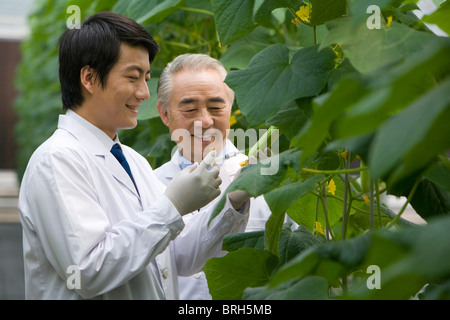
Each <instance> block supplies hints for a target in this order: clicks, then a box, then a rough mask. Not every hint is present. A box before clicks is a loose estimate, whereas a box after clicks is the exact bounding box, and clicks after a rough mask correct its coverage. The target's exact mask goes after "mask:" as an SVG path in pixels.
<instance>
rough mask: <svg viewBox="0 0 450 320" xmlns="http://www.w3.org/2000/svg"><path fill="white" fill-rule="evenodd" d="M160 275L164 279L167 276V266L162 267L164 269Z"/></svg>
mask: <svg viewBox="0 0 450 320" xmlns="http://www.w3.org/2000/svg"><path fill="white" fill-rule="evenodd" d="M162 276H163V278H164V279H167V277H168V276H169V270H167V268H164V270H163V271H162Z"/></svg>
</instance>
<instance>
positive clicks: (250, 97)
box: [225, 44, 336, 125]
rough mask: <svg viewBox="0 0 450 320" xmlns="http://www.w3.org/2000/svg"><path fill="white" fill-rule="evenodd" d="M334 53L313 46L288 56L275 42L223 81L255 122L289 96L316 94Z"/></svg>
mask: <svg viewBox="0 0 450 320" xmlns="http://www.w3.org/2000/svg"><path fill="white" fill-rule="evenodd" d="M335 57H336V56H335V54H334V53H333V51H332V50H331V49H329V48H326V49H323V50H321V51H318V47H317V46H314V47H308V48H304V49H300V50H299V51H297V52H296V53H295V54H294V56H293V57H292V59H291V58H290V53H289V49H288V48H287V47H286V46H284V45H281V44H275V45H272V46H270V47H268V48H267V49H265V50H263V51H261V52H260V53H258V54H257V55H256V56H255V57H253V59H252V60H251V61H250V65H249V67H248V68H247V69H245V70H238V71H231V72H230V73H229V74H228V76H227V78H226V80H225V81H226V83H227V84H228V85H229V86H230V87H231V88H232V89H233V90H234V91H235V93H236V99H237V102H238V104H239V108H240V109H241V111H242V113H243V114H244V115H245V116H246V118H247V120H248V121H249V123H250V124H253V125H256V124H259V123H261V122H262V121H264V120H266V119H268V118H269V117H270V116H272V115H274V114H275V113H276V112H277V111H278V110H279V109H280V108H281V107H283V106H284V105H286V104H288V103H290V102H291V101H292V100H295V99H297V98H302V97H310V96H316V95H317V94H319V93H320V91H321V90H322V89H323V88H324V86H325V84H326V83H327V80H328V77H329V75H330V72H331V70H332V69H333V67H334V58H335Z"/></svg>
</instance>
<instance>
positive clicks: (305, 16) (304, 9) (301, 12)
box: [291, 5, 311, 25]
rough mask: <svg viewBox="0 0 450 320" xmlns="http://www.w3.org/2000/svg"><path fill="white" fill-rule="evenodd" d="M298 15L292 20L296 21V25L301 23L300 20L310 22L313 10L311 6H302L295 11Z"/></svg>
mask: <svg viewBox="0 0 450 320" xmlns="http://www.w3.org/2000/svg"><path fill="white" fill-rule="evenodd" d="M295 15H296V17H295V19H292V20H291V22H292V23H295V24H296V25H299V24H300V21H299V19H300V20H302V21H304V22H307V23H309V18H310V15H311V10H310V9H309V6H307V5H306V6H301V7H300V8H299V9H298V11H297V12H296V13H295Z"/></svg>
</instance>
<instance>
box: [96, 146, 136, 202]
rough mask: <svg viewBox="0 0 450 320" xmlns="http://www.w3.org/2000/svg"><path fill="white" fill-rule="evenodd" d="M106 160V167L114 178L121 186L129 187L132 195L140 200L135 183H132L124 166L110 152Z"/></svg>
mask: <svg viewBox="0 0 450 320" xmlns="http://www.w3.org/2000/svg"><path fill="white" fill-rule="evenodd" d="M104 158H105V166H106V168H108V170H109V171H110V172H111V174H112V175H113V176H114V178H115V179H116V180H117V181H119V182H120V183H121V184H123V185H124V186H125V187H127V188H128V189H129V190H130V191H131V192H132V193H134V194H135V195H136V197H138V198H139V194H138V193H137V190H136V188H135V186H134V184H133V181H131V178H130V176H129V175H128V173H127V172H126V171H125V169H124V168H123V167H122V165H121V164H120V163H119V161H117V159H116V158H115V157H114V155H113V154H112V153H111V152H110V153H109V154H106V155H105V156H104ZM135 179H136V178H135ZM136 183H137V182H136Z"/></svg>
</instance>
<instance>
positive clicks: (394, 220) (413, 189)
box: [386, 179, 420, 228]
mask: <svg viewBox="0 0 450 320" xmlns="http://www.w3.org/2000/svg"><path fill="white" fill-rule="evenodd" d="M419 183H420V179H417V181H416V183H414V186H413V187H412V189H411V191H410V192H409V195H408V198H407V199H406V202H405V204H404V205H403V207H402V208H401V209H400V212H399V213H398V214H397V215H396V216H395V218H394V219H392V220H391V221H390V222H389V223H388V224H387V225H386V226H387V227H388V228H390V227H392V226H393V225H395V224H396V223H397V221H398V220H399V219H400V216H401V215H402V214H403V212H404V211H405V210H406V207H407V206H408V204H409V203H410V202H411V199H412V197H413V196H414V193H415V192H416V189H417V187H418V186H419Z"/></svg>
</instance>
